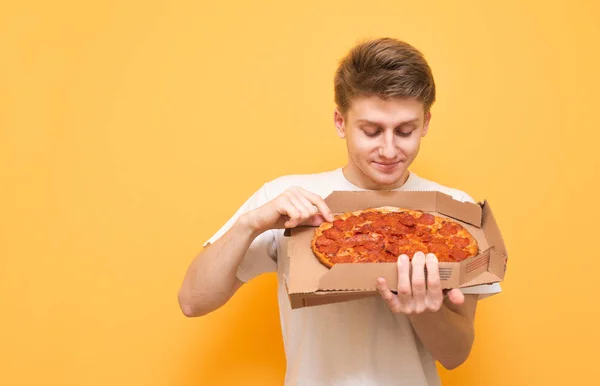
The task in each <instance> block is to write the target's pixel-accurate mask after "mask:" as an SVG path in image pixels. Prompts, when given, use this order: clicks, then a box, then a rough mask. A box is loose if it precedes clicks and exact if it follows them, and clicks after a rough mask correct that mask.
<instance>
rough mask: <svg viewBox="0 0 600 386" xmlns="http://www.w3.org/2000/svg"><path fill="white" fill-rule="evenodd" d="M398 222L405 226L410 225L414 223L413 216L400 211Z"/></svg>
mask: <svg viewBox="0 0 600 386" xmlns="http://www.w3.org/2000/svg"><path fill="white" fill-rule="evenodd" d="M400 222H401V223H402V224H403V225H406V226H407V227H411V226H413V225H415V218H414V217H413V216H412V215H411V214H410V213H406V212H402V213H400Z"/></svg>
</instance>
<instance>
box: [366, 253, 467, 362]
mask: <svg viewBox="0 0 600 386" xmlns="http://www.w3.org/2000/svg"><path fill="white" fill-rule="evenodd" d="M411 266H412V280H410V269H411ZM425 266H427V272H428V275H427V280H425ZM426 283H427V284H426ZM377 289H378V291H379V293H380V294H381V296H382V298H383V299H384V300H385V301H386V302H387V304H388V306H389V307H390V309H391V310H392V312H394V313H402V314H405V315H407V316H408V319H409V320H410V322H411V323H412V325H413V328H414V329H415V332H416V334H417V336H418V337H419V339H421V342H423V345H424V346H425V348H426V349H427V350H428V351H429V352H430V353H431V354H432V356H433V357H434V358H435V359H437V360H438V361H439V362H440V363H441V364H442V365H443V366H444V367H445V368H447V369H454V368H456V367H458V366H460V365H461V364H462V363H463V362H464V361H465V360H466V359H467V358H468V356H469V354H470V352H471V347H472V346H473V340H474V327H473V324H474V319H475V309H476V307H477V295H467V296H465V295H463V293H462V292H461V291H460V290H459V289H452V290H450V291H449V292H448V298H447V299H444V296H443V293H442V286H441V283H440V277H439V267H438V261H437V258H436V257H435V256H434V255H433V254H428V255H427V258H425V255H424V254H423V253H422V252H417V253H415V255H414V257H413V259H412V262H410V261H409V259H408V256H406V255H402V256H400V257H399V258H398V294H397V295H395V294H394V293H392V292H391V291H390V289H389V288H388V286H387V284H386V282H385V280H384V279H383V278H380V279H378V283H377Z"/></svg>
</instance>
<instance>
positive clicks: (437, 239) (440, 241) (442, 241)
mask: <svg viewBox="0 0 600 386" xmlns="http://www.w3.org/2000/svg"><path fill="white" fill-rule="evenodd" d="M429 244H444V245H445V244H446V240H445V239H444V238H442V237H433V238H432V239H431V240H430V241H429Z"/></svg>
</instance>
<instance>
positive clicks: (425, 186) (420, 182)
mask: <svg viewBox="0 0 600 386" xmlns="http://www.w3.org/2000/svg"><path fill="white" fill-rule="evenodd" d="M407 185H408V186H407V190H425V191H432V190H433V191H438V192H442V193H445V194H447V195H449V196H451V197H452V198H453V199H455V200H457V201H462V202H476V201H475V200H474V199H473V197H471V196H470V195H468V194H467V193H466V192H464V191H462V190H459V189H457V188H454V187H450V186H445V185H442V184H440V183H437V182H435V181H431V180H428V179H426V178H423V177H420V176H418V175H416V174H415V173H412V172H411V177H410V181H409V184H407Z"/></svg>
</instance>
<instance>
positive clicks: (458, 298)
mask: <svg viewBox="0 0 600 386" xmlns="http://www.w3.org/2000/svg"><path fill="white" fill-rule="evenodd" d="M448 299H450V301H451V302H452V303H454V304H456V305H461V304H463V303H464V302H465V295H464V294H463V293H462V291H461V290H460V289H459V288H453V289H451V290H450V291H448Z"/></svg>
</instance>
